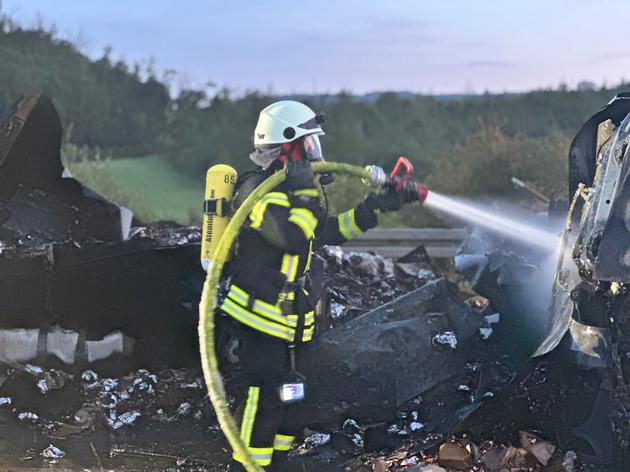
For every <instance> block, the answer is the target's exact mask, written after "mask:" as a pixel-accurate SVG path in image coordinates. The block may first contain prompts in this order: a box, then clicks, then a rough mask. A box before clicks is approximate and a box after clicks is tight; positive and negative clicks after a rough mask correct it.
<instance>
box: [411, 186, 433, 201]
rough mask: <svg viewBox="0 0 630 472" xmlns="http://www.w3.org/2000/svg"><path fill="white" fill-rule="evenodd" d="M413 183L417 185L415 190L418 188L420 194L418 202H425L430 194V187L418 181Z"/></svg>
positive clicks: (417, 191)
mask: <svg viewBox="0 0 630 472" xmlns="http://www.w3.org/2000/svg"><path fill="white" fill-rule="evenodd" d="M413 185H414V186H415V187H416V189H415V190H416V194H417V195H418V202H420V203H424V201H425V200H426V199H427V197H428V196H429V188H428V187H427V186H426V185H422V184H418V183H414V184H413Z"/></svg>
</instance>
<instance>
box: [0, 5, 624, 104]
mask: <svg viewBox="0 0 630 472" xmlns="http://www.w3.org/2000/svg"><path fill="white" fill-rule="evenodd" d="M218 3H221V5H220V6H222V8H223V9H222V10H221V13H222V15H220V16H219V15H216V13H215V10H213V9H215V8H216V7H217V6H218V5H217V4H218ZM560 3H564V2H560ZM606 3H607V4H608V5H616V4H621V2H620V1H619V0H609V1H607V2H606ZM150 5H151V6H150V7H149V2H148V0H139V1H137V2H134V4H133V5H124V4H122V2H120V3H119V2H107V3H105V2H90V4H83V3H81V4H77V3H76V2H72V1H71V0H57V1H55V2H54V3H53V2H49V1H46V0H31V1H30V2H29V3H28V4H27V5H24V4H21V2H19V1H18V0H4V1H3V2H2V11H3V12H4V13H5V14H7V15H8V16H9V17H12V18H14V19H16V20H17V21H18V22H20V23H22V24H24V25H26V26H28V25H29V24H34V22H38V21H40V18H41V20H42V21H43V24H44V25H54V26H55V27H56V29H57V31H58V37H60V38H63V39H68V40H70V41H73V42H74V43H77V45H78V49H79V50H80V51H81V52H82V53H84V54H86V55H87V56H88V57H90V58H91V59H98V58H100V57H102V56H103V51H104V50H105V49H106V48H110V47H111V48H112V56H111V57H112V60H113V61H116V60H119V59H123V60H125V62H127V63H128V64H133V63H135V62H138V63H142V64H144V65H145V66H146V65H147V64H148V63H149V62H150V61H151V60H152V58H154V59H155V65H156V71H157V72H158V73H157V76H158V77H159V78H162V75H163V74H169V73H170V74H171V76H175V77H176V78H175V82H174V83H173V89H174V90H179V89H181V88H196V89H206V90H209V89H213V88H214V89H215V90H219V89H221V88H223V87H226V88H229V89H230V90H233V91H235V93H236V95H243V94H244V93H247V92H248V91H262V92H263V93H272V94H274V95H278V96H294V95H310V96H312V95H324V96H325V95H333V96H334V95H338V94H339V93H341V92H350V93H351V94H353V95H357V96H362V95H369V94H372V93H385V92H396V93H412V94H421V95H430V96H438V97H439V96H442V95H446V96H449V95H462V96H466V95H468V96H471V95H482V94H484V93H490V94H498V95H500V94H518V93H527V92H531V91H540V90H557V89H559V88H561V87H563V84H564V86H566V87H567V88H568V89H570V90H575V89H577V88H578V86H579V84H580V83H583V84H592V85H593V86H594V87H595V89H599V88H602V87H611V86H614V85H615V84H620V83H623V82H624V72H626V71H627V68H626V67H625V65H626V64H625V63H626V62H627V60H628V59H630V48H628V50H626V49H624V48H621V49H620V47H619V46H618V45H619V44H623V41H622V40H623V33H622V31H623V29H621V28H615V27H614V26H615V24H617V23H619V24H620V25H623V24H624V23H625V19H626V18H625V17H626V16H628V15H623V14H617V15H616V16H614V17H610V18H605V19H603V18H600V17H601V16H602V15H599V16H597V15H593V7H592V6H591V5H590V4H589V3H587V2H585V1H577V2H573V3H572V4H571V9H570V10H569V11H565V10H564V9H563V8H562V7H558V5H546V4H544V2H542V1H541V0H536V1H534V2H530V3H528V4H527V5H516V6H515V5H510V6H509V7H506V6H504V5H502V4H501V2H499V1H498V0H493V1H489V2H487V3H485V4H483V5H475V6H472V7H471V6H470V5H467V4H465V2H462V1H455V2H453V4H452V5H451V4H449V5H448V6H441V7H437V6H430V5H429V6H428V5H417V4H416V3H415V2H411V1H409V0H404V1H401V2H400V3H397V4H396V5H395V6H391V5H390V8H385V7H383V6H382V5H380V4H378V3H375V2H361V3H358V0H351V1H349V2H347V3H345V4H344V5H343V6H336V7H335V9H334V11H333V12H331V11H329V10H326V8H325V6H323V5H322V4H321V3H316V2H312V1H307V2H305V3H304V5H300V11H298V12H295V11H294V9H289V10H288V11H285V9H284V8H283V6H284V5H288V2H286V1H285V0H274V1H270V2H268V3H267V4H266V5H264V6H260V5H251V4H249V3H246V2H243V1H242V0H241V1H240V2H239V1H236V2H232V3H231V4H230V5H223V4H222V2H210V3H201V2H199V1H197V0H191V1H189V2H188V3H187V5H188V6H193V7H195V13H197V14H195V15H193V16H191V15H190V14H189V11H188V10H189V9H188V8H182V9H178V10H172V9H171V8H170V7H171V6H170V5H169V2H168V1H166V0H155V1H153V2H150ZM536 5H538V6H541V5H546V7H545V8H547V9H558V8H560V10H561V13H562V14H563V15H564V17H563V20H564V21H563V24H561V25H558V24H555V23H553V22H550V21H544V20H545V19H546V18H554V17H558V16H557V15H552V14H547V15H546V16H545V17H544V18H543V20H542V21H538V23H536V22H534V21H533V20H534V19H537V20H540V15H539V12H540V11H542V10H541V9H540V8H538V9H537V8H536ZM596 10H597V12H601V7H600V8H599V9H597V8H596ZM278 18H280V19H281V20H284V21H279V24H278V25H276V24H275V23H273V22H274V21H276V20H277V19H278ZM304 18H307V19H309V21H307V22H305V23H304V24H300V23H299V21H300V20H303V19H304ZM628 19H630V18H628ZM585 21H588V22H589V25H591V26H592V28H589V29H588V30H587V32H586V33H582V34H580V35H577V36H575V33H574V31H576V30H579V29H578V28H576V26H578V25H582V24H584V22H585ZM602 21H604V23H602ZM269 24H273V28H271V27H269V26H268V25H269ZM323 24H327V25H328V27H329V28H332V30H333V34H332V37H331V38H328V37H327V35H328V34H329V32H328V31H326V29H325V28H323V27H322V25H323ZM598 24H600V28H599V29H602V28H605V30H606V32H607V36H606V37H605V38H601V36H603V35H598V34H597V31H598V28H597V25H598ZM484 25H485V27H484ZM471 27H473V28H472V29H471ZM252 29H253V30H254V31H252ZM460 30H461V31H460ZM567 32H570V33H571V34H568V33H567ZM523 34H526V35H527V36H528V37H529V40H525V41H524V42H523V40H522V38H519V36H520V35H523ZM617 36H618V37H619V38H617ZM530 40H531V41H530ZM613 44H614V45H615V46H614V48H613V49H614V50H612V49H611V50H607V49H604V46H610V45H613ZM543 46H544V47H543ZM283 47H284V49H283ZM285 49H286V50H287V51H288V54H286V57H284V55H283V54H282V51H283V50H285ZM269 51H271V52H272V53H269ZM295 51H297V53H296V52H295ZM558 51H562V54H560V55H558ZM239 57H241V58H242V60H235V58H237V59H238V58H239ZM284 64H286V69H287V70H290V71H295V72H292V73H291V74H286V73H285V72H283V70H282V67H283V66H284ZM550 64H551V66H553V67H550ZM172 71H175V72H176V74H173V73H172ZM208 82H212V83H214V84H216V85H215V86H212V87H208V86H207V85H206V84H207V83H208Z"/></svg>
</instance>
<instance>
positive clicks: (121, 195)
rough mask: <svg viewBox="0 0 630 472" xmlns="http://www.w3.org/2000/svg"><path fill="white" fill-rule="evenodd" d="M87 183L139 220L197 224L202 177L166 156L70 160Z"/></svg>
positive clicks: (201, 204)
mask: <svg viewBox="0 0 630 472" xmlns="http://www.w3.org/2000/svg"><path fill="white" fill-rule="evenodd" d="M68 168H69V169H70V172H71V173H72V175H73V176H74V177H76V178H77V179H78V180H80V181H81V182H82V183H83V184H85V185H86V186H88V187H90V188H92V189H93V190H95V191H97V192H99V193H102V194H103V195H106V196H108V197H110V198H111V199H113V200H115V201H116V202H118V203H120V204H122V205H125V206H128V207H129V208H131V209H132V210H133V211H134V213H135V214H136V216H137V217H138V218H139V219H140V220H142V221H146V222H148V221H157V220H173V221H176V222H178V223H181V224H191V223H194V224H199V222H200V220H201V213H202V208H203V178H204V177H205V176H200V178H199V180H196V179H193V178H191V177H190V176H187V175H185V174H182V173H180V172H178V171H177V170H176V169H174V168H173V166H172V165H171V164H170V163H169V161H168V160H167V158H166V157H165V156H159V155H154V156H146V157H140V158H133V159H113V160H105V161H96V162H95V161H84V162H78V163H69V164H68Z"/></svg>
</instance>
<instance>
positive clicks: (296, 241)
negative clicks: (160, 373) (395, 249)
mask: <svg viewBox="0 0 630 472" xmlns="http://www.w3.org/2000/svg"><path fill="white" fill-rule="evenodd" d="M322 121H323V117H322V116H320V115H316V114H315V113H314V112H313V111H312V110H311V109H310V108H309V107H307V106H306V105H304V104H302V103H299V102H295V101H280V102H276V103H274V104H272V105H269V106H268V107H267V108H265V109H264V110H262V112H261V113H260V117H259V120H258V124H257V126H256V129H255V134H254V146H255V150H254V152H253V153H252V154H251V155H250V158H251V160H252V161H253V162H254V163H255V164H256V165H257V166H258V168H257V170H256V171H253V172H249V173H245V174H243V175H241V176H239V179H238V180H237V183H236V188H235V197H234V202H233V205H234V207H235V208H234V209H236V208H238V206H239V205H240V204H242V202H243V201H244V199H245V198H246V197H247V196H248V195H249V194H250V193H251V192H252V191H253V190H254V189H255V188H256V187H257V186H258V185H259V184H260V183H261V182H262V181H263V180H265V179H266V178H267V177H268V176H270V175H271V174H273V173H274V172H286V180H285V181H284V182H283V183H282V184H281V185H279V186H278V187H276V188H275V189H274V191H272V192H270V193H268V194H266V195H265V196H264V197H263V198H262V199H261V200H260V201H259V202H258V203H257V204H256V206H255V207H254V209H253V210H252V211H251V213H250V215H249V218H248V221H247V223H246V224H245V225H244V227H243V229H242V230H241V232H240V234H239V236H238V240H237V244H236V248H237V249H236V252H235V254H234V255H233V256H232V258H231V260H230V262H229V269H228V274H229V285H228V288H226V293H225V294H224V297H223V299H222V301H221V302H220V305H219V306H220V312H221V314H223V315H225V316H226V318H227V320H228V321H227V322H228V323H230V324H231V325H232V328H233V332H236V334H237V337H238V339H239V348H238V355H239V361H240V364H241V376H240V377H241V379H242V381H243V382H244V383H245V386H244V388H243V391H242V398H240V399H239V400H241V401H240V405H239V407H238V409H237V411H236V414H235V417H236V421H237V424H238V425H240V435H241V439H242V440H243V442H244V443H245V445H246V446H247V448H248V450H249V452H250V454H251V456H252V457H253V459H254V461H255V462H256V463H257V464H258V465H260V466H261V467H263V468H266V469H267V470H282V466H281V465H280V463H281V462H283V461H284V456H286V452H287V451H289V450H290V449H291V447H292V444H293V442H294V441H295V439H296V436H297V435H298V434H300V433H301V431H302V428H303V425H302V424H300V420H299V418H296V417H295V415H292V414H291V410H292V405H293V403H292V402H295V401H300V400H302V396H303V393H304V384H306V392H308V386H307V385H308V379H303V378H301V376H299V374H297V370H299V355H296V351H297V354H299V347H300V345H302V344H303V343H307V342H310V341H311V340H312V339H313V335H314V329H315V309H314V302H315V300H313V299H312V297H310V296H309V295H310V293H311V291H312V289H313V288H312V287H310V286H309V285H310V284H309V278H308V271H309V267H310V263H311V255H312V251H313V248H314V247H316V246H319V245H323V244H333V245H338V244H342V243H343V242H345V241H348V240H350V239H352V238H355V237H357V236H359V235H360V234H361V233H362V232H364V231H366V230H367V229H369V228H372V227H374V226H376V225H377V222H378V221H377V214H376V212H377V211H379V210H380V211H381V212H386V211H395V210H398V209H400V208H401V206H402V205H403V204H404V203H407V202H411V201H415V200H416V199H417V196H416V195H412V194H411V192H395V191H393V190H389V191H384V192H382V193H372V194H370V195H369V196H368V197H367V198H366V199H365V201H363V202H362V203H361V204H359V205H358V206H357V207H356V208H353V209H351V210H350V211H347V212H345V213H342V214H340V215H338V216H336V217H333V216H328V215H327V211H326V208H324V206H323V205H322V203H321V201H320V190H318V186H317V185H316V183H315V176H314V175H313V171H312V169H311V162H317V161H322V160H324V156H323V153H322V148H321V144H320V140H319V138H320V136H323V135H324V131H323V130H322V128H321V123H322ZM322 180H323V182H322ZM330 180H331V178H330V176H323V177H320V182H321V183H327V182H328V181H330ZM295 359H297V364H298V367H297V369H296V366H295ZM291 376H292V377H291ZM307 397H308V393H306V400H305V401H307ZM241 462H242V458H239V457H238V456H236V455H235V456H234V457H233V460H232V463H231V464H230V469H229V470H230V471H242V470H245V469H244V468H243V466H242V464H241ZM272 463H273V469H272Z"/></svg>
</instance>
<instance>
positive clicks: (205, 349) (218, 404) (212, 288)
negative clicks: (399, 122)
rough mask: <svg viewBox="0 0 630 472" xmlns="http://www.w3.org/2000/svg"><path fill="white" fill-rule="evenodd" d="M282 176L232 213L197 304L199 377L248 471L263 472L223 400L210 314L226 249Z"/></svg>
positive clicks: (320, 166) (339, 169) (346, 167)
mask: <svg viewBox="0 0 630 472" xmlns="http://www.w3.org/2000/svg"><path fill="white" fill-rule="evenodd" d="M313 171H314V172H316V173H327V172H333V173H340V174H346V175H353V176H356V177H360V178H362V179H366V180H369V179H370V176H371V173H370V171H369V170H366V169H364V168H363V167H359V166H353V165H350V164H341V163H336V162H317V163H314V164H313ZM285 177H286V174H285V173H284V172H276V173H275V174H273V175H272V176H270V177H269V178H267V179H266V180H265V181H264V182H263V183H261V184H260V185H259V186H258V187H257V188H256V190H254V191H253V192H252V193H251V194H250V195H249V196H248V197H247V198H246V199H245V201H244V202H243V204H242V205H241V206H240V208H239V209H238V210H237V211H236V213H235V214H234V216H233V217H232V219H231V220H230V223H229V224H228V226H227V228H226V229H225V232H224V233H223V236H222V237H221V240H220V241H219V244H218V245H217V248H216V252H215V253H214V256H213V259H212V262H211V264H210V267H208V274H207V276H206V281H205V283H204V284H203V292H202V294H201V302H200V303H199V348H200V351H201V365H202V367H203V375H204V378H205V381H206V386H207V387H208V396H209V397H210V401H211V402H212V406H213V407H214V411H215V414H216V415H217V419H218V420H219V425H220V426H221V429H222V430H223V434H225V437H226V438H227V440H228V442H229V443H230V446H231V447H232V450H233V451H234V452H235V453H236V454H237V455H238V456H239V457H242V458H243V459H244V462H243V466H244V467H245V469H246V470H247V471H248V472H263V469H262V468H261V467H260V466H258V464H256V463H255V462H254V460H253V459H252V457H251V455H250V454H249V451H248V450H247V447H246V446H245V444H244V443H243V441H242V440H241V438H240V434H239V429H238V428H237V426H236V423H235V421H234V418H233V417H232V415H231V413H230V409H229V406H228V404H227V401H226V398H225V390H224V388H223V381H222V379H221V374H220V373H219V365H218V362H217V356H216V351H215V345H214V316H215V315H214V312H215V309H216V305H217V285H218V283H219V280H220V278H221V272H222V271H223V266H224V264H225V262H226V261H227V259H228V257H229V255H230V249H231V248H232V245H233V244H234V241H235V239H236V236H237V235H238V232H239V231H240V229H241V226H242V225H243V223H244V222H245V219H246V218H247V216H248V215H249V214H250V212H251V211H252V209H253V208H254V205H256V203H257V202H258V201H259V200H260V199H261V198H262V197H263V196H264V195H265V194H266V193H268V192H270V191H271V190H273V189H274V188H275V187H276V186H277V185H278V184H280V183H281V182H283V181H284V179H285Z"/></svg>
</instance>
